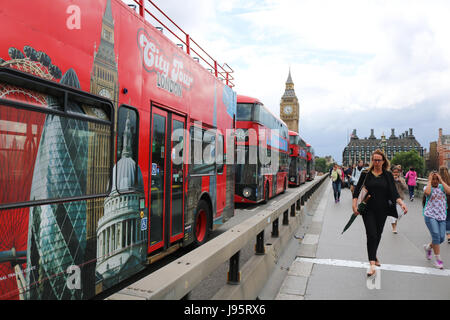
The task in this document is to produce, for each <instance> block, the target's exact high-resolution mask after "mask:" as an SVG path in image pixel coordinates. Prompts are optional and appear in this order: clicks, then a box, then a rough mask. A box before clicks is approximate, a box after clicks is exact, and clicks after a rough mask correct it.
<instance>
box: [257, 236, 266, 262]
mask: <svg viewBox="0 0 450 320" xmlns="http://www.w3.org/2000/svg"><path fill="white" fill-rule="evenodd" d="M255 254H256V255H257V256H262V255H265V254H266V250H265V248H264V230H263V231H261V232H260V233H258V235H257V236H256V245H255Z"/></svg>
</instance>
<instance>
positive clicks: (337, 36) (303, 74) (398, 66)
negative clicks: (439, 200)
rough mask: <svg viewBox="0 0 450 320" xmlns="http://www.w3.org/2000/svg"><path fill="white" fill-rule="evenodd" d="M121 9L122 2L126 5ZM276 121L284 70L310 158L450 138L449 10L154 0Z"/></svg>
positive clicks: (274, 0)
mask: <svg viewBox="0 0 450 320" xmlns="http://www.w3.org/2000/svg"><path fill="white" fill-rule="evenodd" d="M127 1H128V0H127ZM154 2H155V3H156V4H157V5H158V6H160V7H161V8H162V9H163V10H164V11H165V12H166V13H167V14H168V15H169V16H170V17H172V18H173V20H174V21H175V22H176V23H178V24H179V25H180V26H181V27H182V28H183V29H184V30H185V31H186V32H188V33H189V34H190V35H191V36H192V38H194V39H195V40H196V41H197V42H198V43H199V44H200V45H202V47H203V48H205V49H206V50H207V51H208V53H209V54H210V55H212V56H213V57H214V58H216V59H217V60H218V61H219V63H222V64H223V63H225V62H226V63H228V64H229V65H230V66H231V67H232V68H233V69H234V71H235V73H234V77H235V79H236V80H235V85H236V87H235V88H234V89H235V91H236V92H237V93H238V94H244V95H249V96H254V97H257V98H259V99H260V100H261V101H262V102H263V103H264V104H265V105H266V106H268V107H269V108H270V109H272V110H273V112H274V113H276V114H279V112H280V110H279V109H280V99H281V96H282V95H283V93H284V88H285V82H286V79H287V76H288V72H289V67H290V68H291V72H292V78H293V81H294V83H295V92H296V94H297V97H298V98H299V100H300V135H301V136H302V137H303V138H304V139H305V140H306V141H307V142H308V143H310V144H311V145H312V146H313V147H314V149H315V151H316V155H319V156H326V155H332V156H333V157H334V158H335V159H336V160H337V161H338V162H341V161H342V152H343V149H344V148H345V146H346V145H347V143H348V139H349V136H350V134H351V132H352V130H353V129H357V133H358V136H359V138H364V137H369V135H370V129H371V128H373V129H375V136H377V137H380V136H381V134H382V133H383V132H384V133H385V134H386V135H387V136H389V135H390V134H391V128H395V130H396V134H397V135H398V134H400V133H403V132H405V131H407V130H408V129H409V128H413V129H414V134H415V136H416V138H417V140H418V141H419V143H420V144H421V145H422V146H423V147H424V148H427V149H428V148H429V143H430V142H431V141H437V137H438V128H443V129H444V133H447V134H450V128H449V125H448V124H449V120H450V112H449V111H450V18H449V17H450V1H448V0H442V1H440V0H428V1H425V0H416V1H414V0H389V1H384V0H379V1H377V0H340V1H335V0H329V1H325V0H227V1H224V0H186V1H179V0H154Z"/></svg>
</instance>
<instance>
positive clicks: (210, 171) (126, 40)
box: [0, 0, 236, 300]
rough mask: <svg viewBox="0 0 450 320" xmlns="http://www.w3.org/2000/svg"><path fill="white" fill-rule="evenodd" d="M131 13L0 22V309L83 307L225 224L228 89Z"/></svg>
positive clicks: (72, 13)
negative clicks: (52, 302)
mask: <svg viewBox="0 0 450 320" xmlns="http://www.w3.org/2000/svg"><path fill="white" fill-rule="evenodd" d="M135 2H136V5H138V12H135V11H133V10H132V9H130V7H129V6H128V5H127V4H125V3H123V2H122V1H120V0H97V1H85V0H59V1H51V2H49V1H44V0H35V1H28V0H15V1H9V2H8V6H7V8H3V10H2V11H0V26H1V29H2V30H4V31H5V32H2V33H1V35H0V168H1V169H2V170H1V172H0V299H25V300H27V299H89V298H91V297H93V296H94V295H96V294H98V293H100V292H102V291H103V290H105V289H107V288H110V287H111V286H113V285H115V284H117V283H118V282H120V281H122V280H123V279H126V278H128V277H130V276H131V275H133V274H135V273H136V272H138V271H140V270H142V269H143V268H144V267H145V266H146V265H148V263H151V262H153V261H155V260H156V259H158V258H160V257H162V256H164V255H165V254H168V253H170V252H172V251H174V250H175V249H177V248H179V247H181V246H186V245H189V244H191V243H197V244H202V243H203V242H205V241H206V239H207V237H208V234H209V232H210V231H211V230H212V229H214V228H216V227H217V226H218V225H219V224H221V223H224V222H226V221H227V220H228V219H229V218H230V217H231V216H232V215H233V214H234V198H233V195H234V191H233V190H234V183H235V176H234V171H233V166H232V165H227V164H226V163H225V161H223V159H220V157H222V158H223V157H224V154H225V152H226V151H227V146H228V145H233V143H234V140H233V139H231V142H229V139H228V137H227V136H226V135H225V132H226V129H233V126H234V117H235V110H236V94H235V93H234V91H233V90H232V89H231V87H232V83H231V82H229V81H230V80H232V78H231V76H230V74H229V72H228V71H225V70H224V68H222V67H220V66H219V65H217V63H215V62H208V60H206V59H203V58H202V60H203V61H205V62H206V63H210V65H211V67H212V68H213V70H214V71H213V72H212V73H213V74H212V73H211V72H209V71H208V70H207V69H206V68H204V66H202V64H201V62H200V60H199V59H197V60H194V57H192V56H191V55H192V53H193V52H195V53H196V54H197V55H199V54H198V53H197V52H200V51H201V50H203V49H201V48H200V49H198V48H197V47H195V48H196V49H194V44H195V42H194V40H192V39H191V38H190V37H189V35H187V34H185V33H184V35H185V36H186V41H185V42H184V44H185V46H186V48H185V49H183V48H180V47H178V46H177V45H175V44H174V43H173V42H172V41H170V40H169V38H168V37H167V36H166V35H164V33H163V32H161V30H158V29H157V28H156V27H155V26H153V25H152V24H151V22H150V21H149V19H150V18H149V17H150V16H151V17H154V19H157V17H156V16H154V15H153V13H155V12H159V13H161V14H162V15H163V17H166V18H167V16H166V15H165V14H164V13H162V11H160V10H159V9H158V7H156V6H155V5H154V4H153V3H152V2H151V1H149V2H146V5H145V6H144V0H139V1H135ZM150 6H153V7H152V11H150V10H149V9H148V8H149V7H150ZM158 21H160V20H158ZM169 21H170V22H172V21H171V20H169ZM175 26H176V25H175ZM176 28H178V27H177V26H176ZM180 30H181V29H178V31H177V32H180ZM6 31H7V32H6ZM170 32H172V31H170ZM185 50H186V52H185ZM195 50H197V51H195ZM202 52H203V51H202ZM199 57H200V55H199ZM208 57H209V56H208ZM195 58H196V57H195ZM205 62H202V63H205ZM219 77H221V78H223V80H221V79H219ZM225 79H226V80H225ZM196 145H197V146H198V145H200V159H198V157H196V156H194V153H198V152H197V151H196V149H195V148H196ZM197 149H198V147H197ZM205 149H207V150H209V152H210V154H211V156H215V159H216V160H218V161H214V162H212V163H211V162H207V163H206V161H203V158H202V157H201V155H202V151H204V150H205ZM203 154H205V152H204V153H203ZM206 154H208V153H206ZM221 160H222V161H221Z"/></svg>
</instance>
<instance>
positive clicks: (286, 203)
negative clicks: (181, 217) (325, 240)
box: [107, 175, 328, 300]
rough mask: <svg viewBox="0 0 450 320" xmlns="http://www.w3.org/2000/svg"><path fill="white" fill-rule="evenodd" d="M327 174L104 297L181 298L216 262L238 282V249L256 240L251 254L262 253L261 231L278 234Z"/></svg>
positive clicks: (205, 275) (230, 278) (273, 235)
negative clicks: (267, 230) (225, 266)
mask: <svg viewBox="0 0 450 320" xmlns="http://www.w3.org/2000/svg"><path fill="white" fill-rule="evenodd" d="M327 176H328V175H323V176H320V177H317V178H316V179H315V180H314V181H312V182H309V183H308V184H307V185H306V187H304V188H303V189H299V190H298V192H293V193H290V194H288V195H287V196H285V197H284V198H283V199H282V200H281V201H278V202H277V203H276V208H274V207H273V206H270V203H269V205H268V206H267V207H266V208H264V209H263V210H261V211H260V212H259V213H257V214H255V215H254V216H253V217H251V218H249V219H247V220H245V221H244V222H243V223H241V224H239V225H237V226H235V227H233V228H231V229H230V230H228V231H226V232H224V233H223V234H221V235H219V236H218V237H216V238H214V239H212V240H210V241H209V242H207V243H205V244H204V245H202V246H201V247H199V248H197V249H195V250H193V251H191V252H189V253H188V254H186V255H184V256H182V257H181V258H179V259H177V260H175V261H173V262H172V263H170V264H168V265H167V266H165V267H163V268H161V269H159V270H157V271H155V272H153V273H152V274H150V275H148V276H147V277H145V278H143V279H141V280H139V281H137V282H135V283H133V284H132V285H130V286H128V287H127V288H125V289H123V290H121V291H119V292H118V293H116V294H113V295H111V296H110V297H108V298H107V299H111V300H115V299H120V300H122V299H152V300H153V299H155V300H161V299H171V300H173V299H181V298H183V297H185V296H186V295H187V294H188V293H189V292H190V291H192V290H193V289H194V288H195V287H196V286H197V285H198V284H199V283H200V282H201V281H202V280H203V279H205V278H206V277H208V276H209V275H210V274H211V273H212V272H213V271H215V270H216V269H217V268H218V267H219V266H220V265H222V264H223V263H225V262H227V261H229V271H228V283H229V284H239V283H240V267H239V262H240V251H241V250H242V249H243V248H244V247H245V246H246V245H247V244H248V243H249V241H252V240H254V239H256V245H255V255H265V254H266V252H265V251H266V250H265V243H264V231H265V229H266V228H267V227H270V225H271V227H272V234H271V236H272V238H277V237H278V236H279V228H280V222H281V223H282V224H283V226H288V225H289V222H290V219H291V218H293V217H295V218H297V215H299V214H300V213H299V212H300V209H301V206H303V205H305V203H306V201H308V199H309V198H310V197H311V196H312V195H313V194H314V192H315V191H316V190H317V189H318V188H319V187H320V186H321V185H322V183H323V182H324V181H326V180H327V179H326V178H327Z"/></svg>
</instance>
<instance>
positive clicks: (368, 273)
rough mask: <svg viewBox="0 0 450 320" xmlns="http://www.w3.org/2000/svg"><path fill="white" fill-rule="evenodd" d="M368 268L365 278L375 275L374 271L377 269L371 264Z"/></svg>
mask: <svg viewBox="0 0 450 320" xmlns="http://www.w3.org/2000/svg"><path fill="white" fill-rule="evenodd" d="M369 269H370V272H367V278H373V277H375V273H376V272H377V270H376V269H375V265H374V264H371V265H370V268H369Z"/></svg>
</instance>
